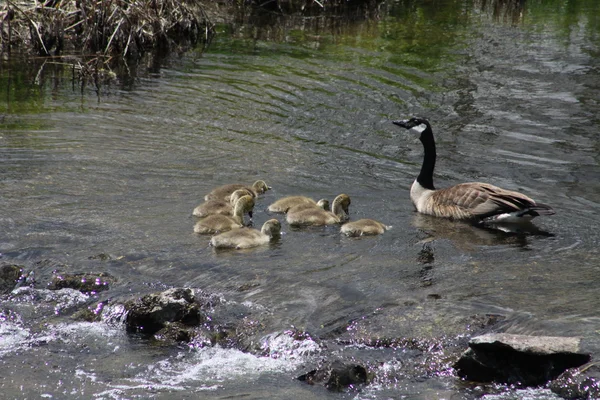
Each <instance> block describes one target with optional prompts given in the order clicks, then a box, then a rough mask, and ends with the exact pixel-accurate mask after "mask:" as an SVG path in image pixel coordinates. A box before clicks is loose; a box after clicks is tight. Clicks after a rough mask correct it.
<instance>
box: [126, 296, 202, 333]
mask: <svg viewBox="0 0 600 400" xmlns="http://www.w3.org/2000/svg"><path fill="white" fill-rule="evenodd" d="M125 309H126V310H127V317H126V318H125V325H126V327H127V330H128V331H129V332H141V333H145V334H148V335H152V334H154V333H156V332H158V331H160V330H161V329H163V328H164V327H165V326H166V324H167V323H169V322H180V323H182V324H183V325H187V326H194V325H197V324H199V323H200V322H202V321H204V320H205V316H204V314H203V313H202V311H201V310H200V305H199V304H198V302H197V301H196V299H195V297H194V291H193V290H192V289H189V288H173V289H168V290H165V291H164V292H160V293H152V294H149V295H146V296H144V297H142V298H141V299H137V300H130V301H128V302H126V303H125Z"/></svg>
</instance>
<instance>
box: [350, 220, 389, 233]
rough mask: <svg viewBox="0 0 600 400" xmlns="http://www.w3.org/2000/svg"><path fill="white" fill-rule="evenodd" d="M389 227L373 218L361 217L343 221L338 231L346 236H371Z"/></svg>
mask: <svg viewBox="0 0 600 400" xmlns="http://www.w3.org/2000/svg"><path fill="white" fill-rule="evenodd" d="M391 228H392V227H391V226H388V225H384V224H382V223H381V222H379V221H375V220H374V219H368V218H363V219H359V220H356V221H352V222H347V223H345V224H344V225H342V228H341V230H340V231H341V232H342V233H343V234H344V235H346V236H372V235H381V234H382V233H383V232H385V231H387V230H388V229H391Z"/></svg>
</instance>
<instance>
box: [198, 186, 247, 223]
mask: <svg viewBox="0 0 600 400" xmlns="http://www.w3.org/2000/svg"><path fill="white" fill-rule="evenodd" d="M245 195H251V193H250V192H249V191H248V190H246V189H238V190H236V191H235V192H233V193H232V194H231V196H230V200H229V201H225V200H208V201H205V202H204V203H202V204H200V205H199V206H198V207H196V208H194V211H193V212H192V215H194V216H195V217H200V218H203V217H207V216H209V215H213V214H222V215H233V206H234V205H235V202H236V201H237V200H238V199H239V198H240V197H242V196H245ZM253 209H254V198H253V199H252V207H250V208H249V209H248V210H247V212H248V216H249V217H250V219H252V210H253Z"/></svg>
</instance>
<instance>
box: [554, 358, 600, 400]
mask: <svg viewBox="0 0 600 400" xmlns="http://www.w3.org/2000/svg"><path fill="white" fill-rule="evenodd" d="M550 390H552V391H553V392H554V393H556V394H557V395H559V396H560V397H562V398H563V399H600V363H597V362H596V363H589V364H586V365H583V366H581V367H579V368H571V369H568V370H566V371H565V372H563V373H562V374H560V376H559V377H558V378H556V380H554V381H552V382H550Z"/></svg>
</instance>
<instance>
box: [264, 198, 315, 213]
mask: <svg viewBox="0 0 600 400" xmlns="http://www.w3.org/2000/svg"><path fill="white" fill-rule="evenodd" d="M300 204H310V205H313V206H315V205H317V202H316V201H314V200H313V199H311V198H310V197H306V196H288V197H284V198H281V199H279V200H277V201H276V202H274V203H272V204H271V205H269V208H268V210H269V211H271V212H275V213H286V212H288V210H289V209H290V208H292V207H295V206H297V205H300Z"/></svg>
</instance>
